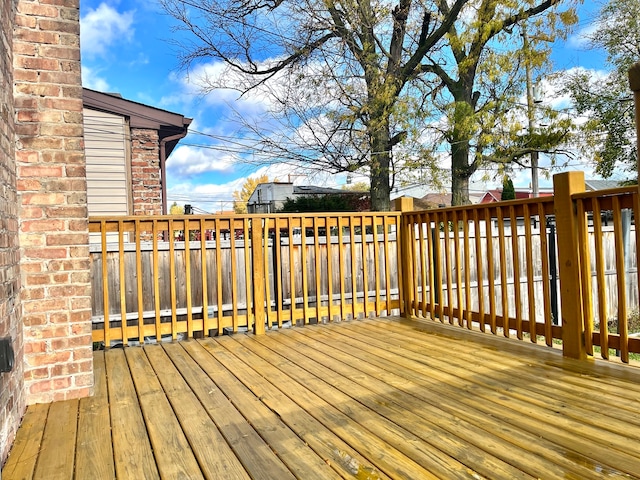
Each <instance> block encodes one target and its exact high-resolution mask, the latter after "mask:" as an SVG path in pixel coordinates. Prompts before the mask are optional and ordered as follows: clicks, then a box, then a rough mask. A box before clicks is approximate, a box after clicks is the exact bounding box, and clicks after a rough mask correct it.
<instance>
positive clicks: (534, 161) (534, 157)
mask: <svg viewBox="0 0 640 480" xmlns="http://www.w3.org/2000/svg"><path fill="white" fill-rule="evenodd" d="M522 47H523V50H524V54H525V59H524V67H525V74H526V79H527V115H528V117H529V135H532V134H533V131H534V129H535V126H536V125H535V123H536V122H535V111H534V105H533V104H534V98H533V82H532V80H531V63H530V61H529V60H530V59H529V54H530V52H529V36H528V35H527V25H526V24H524V25H522ZM531 191H532V194H533V196H534V197H537V196H538V194H539V188H538V151H537V150H536V151H535V152H531Z"/></svg>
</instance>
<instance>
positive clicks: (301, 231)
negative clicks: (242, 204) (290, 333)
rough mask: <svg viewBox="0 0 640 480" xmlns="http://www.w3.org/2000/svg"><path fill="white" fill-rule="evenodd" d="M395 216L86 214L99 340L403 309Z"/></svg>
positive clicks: (126, 339) (195, 332)
mask: <svg viewBox="0 0 640 480" xmlns="http://www.w3.org/2000/svg"><path fill="white" fill-rule="evenodd" d="M399 217H400V214H399V213H386V214H378V213H376V214H372V213H367V214H360V215H358V214H346V215H342V214H340V215H336V214H333V215H331V214H323V215H306V216H288V215H271V216H267V217H263V216H258V215H243V216H235V217H220V216H214V217H212V216H168V217H167V216H156V217H140V216H136V217H110V218H91V219H90V232H91V234H92V241H93V243H92V245H91V252H92V253H91V255H92V269H93V282H92V285H93V304H92V309H93V324H94V331H93V338H94V341H96V342H104V343H105V345H107V346H111V345H113V344H117V343H120V342H122V343H124V344H127V343H128V342H130V341H138V342H142V341H144V340H145V338H150V337H151V338H156V339H157V338H160V337H164V336H167V337H170V338H173V339H176V338H183V337H185V336H186V337H192V336H194V335H195V336H197V335H218V334H221V333H223V331H225V329H229V330H230V331H237V330H238V329H239V328H256V329H257V330H261V329H262V328H264V324H265V323H266V324H267V326H273V325H277V326H279V327H282V326H283V324H286V323H293V324H299V323H302V324H306V323H316V322H327V321H332V320H334V319H338V318H340V319H347V318H357V317H358V316H363V315H364V316H368V315H383V314H391V312H392V311H399V310H398V308H399V306H400V302H399V290H398V269H397V258H398V255H397V242H396V230H397V225H398V222H399ZM260 306H262V308H260Z"/></svg>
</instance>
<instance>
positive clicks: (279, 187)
mask: <svg viewBox="0 0 640 480" xmlns="http://www.w3.org/2000/svg"><path fill="white" fill-rule="evenodd" d="M361 194H362V192H351V191H349V190H340V189H337V188H328V187H316V186H313V185H294V184H293V183H291V182H269V183H260V184H258V185H257V186H256V188H255V190H254V191H253V193H252V194H251V196H250V197H249V200H248V201H247V212H248V213H275V212H277V211H278V210H279V209H280V208H282V205H283V204H284V202H285V200H286V199H287V198H291V199H295V198H296V197H303V196H312V195H361Z"/></svg>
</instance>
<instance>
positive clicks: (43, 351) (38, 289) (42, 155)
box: [13, 0, 93, 404]
mask: <svg viewBox="0 0 640 480" xmlns="http://www.w3.org/2000/svg"><path fill="white" fill-rule="evenodd" d="M78 7H79V0H17V13H16V28H15V31H14V58H13V65H14V80H15V86H14V95H15V107H16V119H17V120H16V133H17V137H18V141H17V145H16V160H17V169H18V170H17V172H18V181H17V189H18V195H19V202H20V210H19V217H20V219H19V231H20V247H21V248H20V254H21V271H22V320H23V325H24V327H23V329H24V332H23V334H24V352H25V357H24V369H25V372H24V382H25V391H26V401H27V403H29V404H30V403H39V402H48V401H56V400H63V399H68V398H77V397H82V396H86V395H89V394H90V393H91V390H92V386H93V374H92V369H93V365H92V352H91V347H92V343H91V297H90V295H91V284H90V272H89V247H88V237H89V235H88V221H87V205H86V202H87V193H86V174H85V170H86V169H85V158H84V150H83V140H82V139H83V124H82V87H81V80H80V46H79V43H80V42H79V33H80V23H79V10H78Z"/></svg>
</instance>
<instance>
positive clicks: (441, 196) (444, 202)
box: [415, 193, 482, 210]
mask: <svg viewBox="0 0 640 480" xmlns="http://www.w3.org/2000/svg"><path fill="white" fill-rule="evenodd" d="M481 198H482V195H478V194H477V193H470V194H469V201H470V202H471V204H475V203H480V199H481ZM415 206H416V210H419V209H420V210H427V209H430V208H444V207H450V206H451V194H450V193H427V194H426V195H425V196H424V197H422V198H420V199H417V202H416V203H415Z"/></svg>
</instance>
